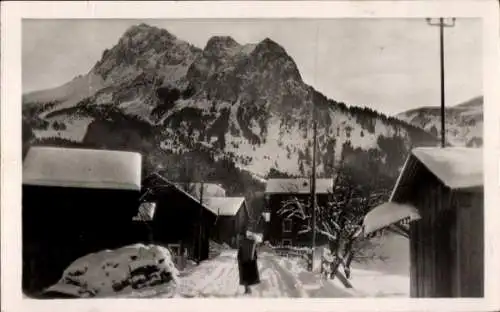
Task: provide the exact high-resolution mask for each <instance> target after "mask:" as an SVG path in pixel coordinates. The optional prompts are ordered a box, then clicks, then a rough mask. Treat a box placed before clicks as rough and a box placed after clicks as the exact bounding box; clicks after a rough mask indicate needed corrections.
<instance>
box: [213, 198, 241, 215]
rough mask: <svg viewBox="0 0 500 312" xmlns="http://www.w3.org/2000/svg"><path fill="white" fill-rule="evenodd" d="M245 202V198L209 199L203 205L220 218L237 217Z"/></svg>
mask: <svg viewBox="0 0 500 312" xmlns="http://www.w3.org/2000/svg"><path fill="white" fill-rule="evenodd" d="M244 202H245V197H207V198H205V199H203V204H204V205H205V206H207V207H208V208H209V209H210V210H211V211H212V212H214V213H215V214H216V215H219V216H235V215H236V214H237V213H238V211H239V210H240V208H241V207H242V206H243V204H244Z"/></svg>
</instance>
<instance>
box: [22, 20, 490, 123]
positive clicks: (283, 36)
mask: <svg viewBox="0 0 500 312" xmlns="http://www.w3.org/2000/svg"><path fill="white" fill-rule="evenodd" d="M141 22H145V23H148V24H150V25H154V26H158V27H161V28H165V29H167V30H168V31H170V32H171V33H172V34H174V35H176V36H177V37H179V38H180V39H183V40H186V41H188V42H190V43H192V44H194V45H196V46H198V47H200V48H203V47H204V46H205V44H206V42H207V40H208V39H209V38H210V37H211V36H214V35H229V36H232V37H233V38H234V39H235V40H236V41H238V42H239V43H241V44H245V43H257V42H259V41H260V40H262V39H264V38H266V37H269V38H271V39H273V40H274V41H276V42H278V43H279V44H281V45H282V46H283V47H284V48H285V49H286V51H287V52H288V53H289V54H290V55H291V56H292V58H293V59H294V60H295V62H296V63H297V66H298V68H299V70H300V72H301V74H302V78H303V79H304V81H305V82H306V83H308V84H310V85H312V86H314V87H315V88H316V89H317V90H318V91H320V92H322V93H324V94H325V95H326V96H327V97H329V98H332V99H335V100H337V101H343V102H345V103H347V104H349V105H359V106H368V107H372V108H374V109H376V110H379V111H381V112H384V113H387V114H394V113H398V112H401V111H404V110H407V109H411V108H415V107H420V106H436V105H439V103H440V102H439V101H440V88H439V86H440V85H439V77H440V76H439V30H438V28H437V27H431V26H428V25H427V24H426V21H425V20H423V19H329V20H224V21H222V20H45V21H41V20H38V21H37V20H25V21H23V40H22V44H23V49H22V53H23V56H22V61H23V92H29V91H33V90H40V89H46V88H50V87H55V86H59V85H61V84H63V83H65V82H67V81H69V80H71V79H72V78H74V77H75V76H76V75H79V74H85V73H87V72H88V71H89V70H90V69H91V67H92V66H93V65H94V64H95V63H96V62H97V61H98V60H99V58H100V57H101V55H102V52H103V50H104V49H106V48H111V47H112V46H113V45H114V44H116V43H117V42H118V39H119V38H120V36H121V35H122V34H123V33H124V32H125V30H126V29H127V28H128V27H130V26H131V25H134V24H138V23H141ZM481 27H482V25H481V22H480V20H477V19H458V20H457V22H456V26H455V27H453V28H446V29H445V59H446V60H445V64H446V98H447V104H448V105H454V104H458V103H460V102H463V101H466V100H468V99H470V98H472V97H475V96H478V95H482V38H481V33H482V29H481Z"/></svg>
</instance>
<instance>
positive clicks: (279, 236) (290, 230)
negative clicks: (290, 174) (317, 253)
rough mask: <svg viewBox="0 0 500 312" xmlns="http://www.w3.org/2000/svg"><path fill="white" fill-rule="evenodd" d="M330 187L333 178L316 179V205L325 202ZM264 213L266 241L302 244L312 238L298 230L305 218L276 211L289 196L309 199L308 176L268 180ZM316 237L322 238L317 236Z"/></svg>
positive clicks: (309, 180) (307, 200)
mask: <svg viewBox="0 0 500 312" xmlns="http://www.w3.org/2000/svg"><path fill="white" fill-rule="evenodd" d="M332 189H333V178H329V179H316V199H317V203H318V205H325V204H326V203H327V202H328V198H329V195H330V194H331V192H332ZM264 196H265V201H266V204H265V206H266V208H265V212H268V213H269V215H270V219H269V222H268V223H266V227H267V229H265V231H264V232H265V233H266V235H265V237H264V239H265V240H268V241H269V242H271V243H272V244H274V245H279V246H282V245H303V244H309V243H310V241H311V238H310V237H309V236H310V234H308V233H301V229H302V228H303V226H304V225H305V222H308V220H302V219H299V218H284V217H283V216H282V215H280V214H279V213H278V211H279V210H280V209H281V208H282V206H283V202H284V201H286V200H288V199H290V198H292V197H293V198H297V199H299V200H302V201H304V202H309V200H310V198H311V179H310V178H292V179H269V180H267V184H266V190H265V195H264ZM318 239H319V240H321V239H323V237H319V238H318Z"/></svg>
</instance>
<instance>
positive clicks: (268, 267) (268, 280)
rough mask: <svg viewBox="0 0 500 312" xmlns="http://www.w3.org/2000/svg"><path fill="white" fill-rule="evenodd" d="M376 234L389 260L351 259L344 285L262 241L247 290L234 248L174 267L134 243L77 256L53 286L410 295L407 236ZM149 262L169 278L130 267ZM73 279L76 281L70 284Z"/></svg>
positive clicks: (183, 293) (178, 292) (226, 294)
mask: <svg viewBox="0 0 500 312" xmlns="http://www.w3.org/2000/svg"><path fill="white" fill-rule="evenodd" d="M375 240H379V243H380V245H378V247H377V248H378V249H377V254H379V255H382V256H386V257H387V260H383V261H382V260H377V261H369V262H365V263H353V265H352V269H351V278H350V279H349V283H351V284H352V288H346V287H345V285H344V284H342V283H341V281H340V280H339V279H338V278H336V279H334V280H326V279H322V278H321V277H320V274H319V273H316V272H309V271H308V270H307V269H306V264H305V261H304V259H301V258H298V257H288V258H287V257H281V256H279V255H277V254H276V253H274V252H273V251H272V250H271V249H265V248H266V247H263V248H262V249H261V251H260V252H259V259H258V268H259V273H260V279H261V282H260V284H258V285H255V286H253V287H252V289H253V292H252V294H251V295H244V294H243V287H242V286H240V285H239V274H238V264H237V260H236V253H237V251H236V250H234V249H228V248H227V247H226V248H219V249H220V250H218V252H217V254H216V255H215V254H214V257H213V258H211V259H209V260H206V261H203V262H202V263H200V265H196V264H190V265H188V266H187V268H186V269H185V270H184V271H181V272H178V271H177V270H176V269H175V268H174V267H173V263H172V262H171V259H170V253H169V252H168V250H166V249H165V248H162V247H157V246H155V247H153V246H144V245H137V246H135V245H134V246H127V247H125V248H122V249H119V251H118V252H117V251H103V252H100V253H98V254H91V255H88V256H86V257H83V258H81V259H79V260H77V261H75V263H73V264H72V265H71V266H70V267H69V268H68V269H67V270H66V271H65V273H64V276H63V278H62V279H61V281H60V282H59V283H58V284H57V285H56V286H55V287H53V288H52V290H56V291H57V290H59V291H61V290H64V291H66V292H67V291H68V290H70V291H75V289H76V290H81V289H85V290H91V292H92V293H94V294H98V295H99V296H106V297H129V298H130V297H133V298H172V297H180V298H194V297H197V298H199V297H202V298H231V297H245V296H250V297H267V298H298V297H301V298H339V297H409V285H410V281H409V246H408V240H407V239H406V238H403V237H401V236H397V235H394V234H390V235H385V236H383V237H379V238H375ZM151 266H152V267H155V268H156V269H157V270H154V271H155V272H162V271H165V272H171V274H172V279H171V281H170V282H168V283H161V282H159V281H158V277H157V276H154V274H153V275H151V274H150V275H148V276H143V275H144V273H138V274H135V273H134V272H139V271H141V268H142V271H144V270H143V269H145V268H147V267H151ZM137 269H139V270H137ZM124 281H125V282H124ZM75 282H77V283H78V284H79V285H78V286H77V287H75V286H71V284H75ZM116 284H118V285H126V287H125V288H124V289H120V290H118V291H117V290H116V289H113V285H116ZM138 284H139V286H140V287H137V285H138ZM133 285H135V286H133Z"/></svg>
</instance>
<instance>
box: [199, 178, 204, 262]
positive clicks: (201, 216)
mask: <svg viewBox="0 0 500 312" xmlns="http://www.w3.org/2000/svg"><path fill="white" fill-rule="evenodd" d="M203 189H204V183H203V180H202V181H201V182H200V217H199V219H200V221H199V222H200V224H199V232H198V264H200V262H201V251H202V248H201V244H202V241H203V237H202V236H203V234H202V233H203Z"/></svg>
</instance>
